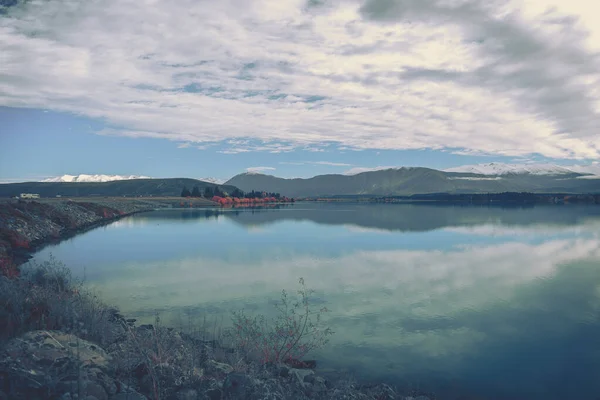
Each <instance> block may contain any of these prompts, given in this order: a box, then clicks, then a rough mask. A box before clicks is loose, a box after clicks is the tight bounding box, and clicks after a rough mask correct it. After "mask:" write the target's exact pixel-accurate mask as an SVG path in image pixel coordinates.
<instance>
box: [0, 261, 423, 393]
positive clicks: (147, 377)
mask: <svg viewBox="0 0 600 400" xmlns="http://www.w3.org/2000/svg"><path fill="white" fill-rule="evenodd" d="M0 304H2V305H3V307H2V308H0V399H1V400H5V399H14V400H46V399H49V400H75V399H77V400H84V399H85V400H147V399H151V400H161V399H165V400H205V399H206V400H221V399H223V400H224V399H248V400H255V399H256V400H258V399H336V400H343V399H361V400H362V399H364V400H375V399H377V400H431V399H433V397H427V396H424V395H422V394H419V393H409V394H408V395H407V394H406V393H405V394H399V393H398V392H397V391H395V390H394V389H393V388H391V387H390V386H388V385H385V384H376V385H369V386H364V385H358V384H356V383H354V382H353V381H352V380H349V379H344V377H339V378H337V379H334V378H332V377H331V376H330V375H328V376H327V377H326V376H322V375H321V374H319V373H318V369H315V368H316V367H317V363H316V362H315V361H300V360H297V359H290V360H286V362H277V363H275V362H262V361H260V360H259V359H256V358H253V357H252V355H251V354H250V353H247V352H246V351H245V350H244V348H243V347H237V346H236V345H235V344H233V343H232V342H229V341H227V335H226V334H224V335H222V336H219V337H214V336H211V335H210V334H207V333H206V329H201V328H200V327H198V328H193V329H186V331H185V332H182V331H177V330H175V329H172V328H170V327H164V326H161V323H160V319H159V318H158V317H157V319H156V321H155V323H154V324H152V325H139V326H138V325H136V323H135V322H136V321H135V320H133V319H127V318H125V317H124V316H123V315H121V314H120V313H119V312H118V310H116V309H115V308H112V307H109V306H107V305H105V304H104V303H102V302H101V300H99V299H98V298H97V297H96V296H94V295H93V293H91V292H88V291H86V289H85V287H84V286H83V285H81V284H80V283H74V281H72V280H71V278H70V273H69V270H68V269H67V268H65V267H62V266H60V265H57V264H53V263H51V262H47V263H44V264H43V265H38V266H27V267H26V268H23V270H22V274H21V275H20V276H18V277H13V278H9V277H6V276H0Z"/></svg>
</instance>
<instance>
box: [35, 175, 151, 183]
mask: <svg viewBox="0 0 600 400" xmlns="http://www.w3.org/2000/svg"><path fill="white" fill-rule="evenodd" d="M128 179H150V177H149V176H139V175H86V174H80V175H63V176H57V177H54V178H48V179H44V180H43V181H42V182H111V181H124V180H128Z"/></svg>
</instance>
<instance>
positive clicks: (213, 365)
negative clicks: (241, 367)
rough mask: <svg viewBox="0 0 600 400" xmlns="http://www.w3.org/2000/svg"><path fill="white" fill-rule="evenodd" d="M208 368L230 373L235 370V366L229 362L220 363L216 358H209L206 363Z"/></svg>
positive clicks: (212, 370) (217, 371)
mask: <svg viewBox="0 0 600 400" xmlns="http://www.w3.org/2000/svg"><path fill="white" fill-rule="evenodd" d="M206 365H207V369H208V370H209V371H210V372H216V373H222V374H230V373H232V372H233V367H232V366H231V365H229V364H225V363H220V362H217V361H215V360H208V362H207V363H206Z"/></svg>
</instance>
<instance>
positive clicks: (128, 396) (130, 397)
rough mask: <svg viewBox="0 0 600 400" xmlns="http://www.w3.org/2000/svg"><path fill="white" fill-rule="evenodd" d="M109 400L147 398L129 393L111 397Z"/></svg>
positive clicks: (133, 392) (142, 399)
mask: <svg viewBox="0 0 600 400" xmlns="http://www.w3.org/2000/svg"><path fill="white" fill-rule="evenodd" d="M109 400H148V398H147V397H146V396H144V395H143V394H139V393H138V392H135V391H129V392H124V393H119V394H116V395H114V396H111V397H110V399H109Z"/></svg>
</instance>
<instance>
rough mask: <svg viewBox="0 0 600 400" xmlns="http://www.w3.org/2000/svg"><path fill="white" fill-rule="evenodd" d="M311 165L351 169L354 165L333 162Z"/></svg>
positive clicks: (319, 162)
mask: <svg viewBox="0 0 600 400" xmlns="http://www.w3.org/2000/svg"><path fill="white" fill-rule="evenodd" d="M310 164H314V165H327V166H330V167H350V166H352V164H347V163H338V162H331V161H314V162H311V163H310Z"/></svg>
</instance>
